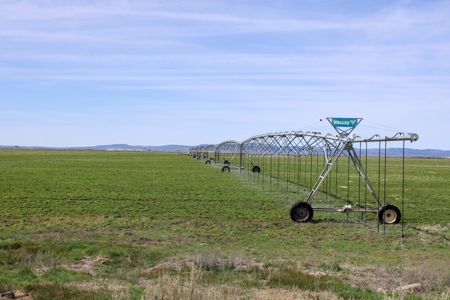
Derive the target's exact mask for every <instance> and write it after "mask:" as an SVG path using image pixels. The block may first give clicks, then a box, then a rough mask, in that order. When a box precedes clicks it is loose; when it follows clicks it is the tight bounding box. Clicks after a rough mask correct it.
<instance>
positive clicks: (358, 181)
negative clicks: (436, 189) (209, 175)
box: [189, 118, 419, 224]
mask: <svg viewBox="0 0 450 300" xmlns="http://www.w3.org/2000/svg"><path fill="white" fill-rule="evenodd" d="M327 120H328V122H329V123H330V124H331V125H332V126H333V128H334V129H335V130H336V132H337V135H336V134H334V135H332V134H325V135H324V134H322V133H320V132H302V131H292V132H284V133H270V134H263V135H258V136H254V137H251V138H249V139H247V140H245V141H243V142H237V141H225V142H222V143H221V144H219V145H207V146H199V147H194V148H191V149H189V155H190V156H192V157H194V158H196V159H198V160H202V161H205V163H206V164H211V163H214V164H215V165H219V166H222V172H231V171H232V170H237V171H239V172H240V174H241V177H242V178H244V179H248V180H251V181H253V182H255V183H257V184H258V186H261V187H262V188H263V189H264V190H266V189H268V190H269V191H270V192H276V193H277V194H278V193H285V194H286V199H287V200H292V198H296V200H297V201H296V202H295V203H294V204H293V205H292V206H291V209H290V217H291V219H292V220H293V221H294V222H299V223H305V222H309V221H311V219H312V218H313V215H314V212H315V211H321V212H344V213H347V218H348V213H349V212H358V213H359V214H360V216H361V215H362V214H363V215H364V216H366V215H367V213H375V214H377V219H378V222H379V224H397V223H399V222H400V220H401V217H402V214H403V206H404V204H403V203H404V190H405V187H404V186H405V182H404V181H405V180H404V173H405V142H406V141H410V142H415V141H417V140H418V139H419V136H418V135H417V134H416V133H403V132H398V133H396V134H394V135H393V136H391V137H388V136H384V137H382V136H380V135H378V134H375V135H373V136H372V137H370V138H361V137H359V136H357V135H356V134H352V132H353V130H354V129H355V128H356V126H358V125H359V124H360V123H361V121H362V120H363V119H362V118H327ZM393 142H400V143H402V147H398V148H388V144H392V143H393ZM369 145H370V148H369ZM393 151H395V153H394V152H393ZM343 160H344V162H342V161H343ZM388 161H389V162H390V163H391V164H393V165H394V166H393V167H391V166H388V163H387V162H388ZM351 165H353V167H354V168H351ZM369 170H370V172H369ZM369 177H372V178H371V179H369ZM399 185H400V187H399ZM351 187H353V189H351ZM380 195H381V196H380ZM300 197H302V198H303V197H306V200H300ZM388 197H389V198H390V200H389V202H390V203H387V202H388V200H387V198H388ZM368 198H372V199H373V200H374V201H373V202H369V201H368ZM314 199H315V201H314V205H313V200H314ZM394 200H395V201H397V202H399V201H401V210H400V208H399V207H398V206H396V205H394V204H392V201H394Z"/></svg>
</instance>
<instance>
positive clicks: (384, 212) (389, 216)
mask: <svg viewBox="0 0 450 300" xmlns="http://www.w3.org/2000/svg"><path fill="white" fill-rule="evenodd" d="M377 217H378V223H380V224H398V223H400V220H401V219H402V213H401V212H400V209H398V207H397V206H395V205H393V204H386V205H384V206H382V207H381V208H380V209H379V210H378V213H377Z"/></svg>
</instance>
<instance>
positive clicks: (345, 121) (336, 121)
mask: <svg viewBox="0 0 450 300" xmlns="http://www.w3.org/2000/svg"><path fill="white" fill-rule="evenodd" d="M331 124H332V125H333V126H334V127H355V126H356V125H358V119H356V118H333V119H331Z"/></svg>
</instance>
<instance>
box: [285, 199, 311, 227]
mask: <svg viewBox="0 0 450 300" xmlns="http://www.w3.org/2000/svg"><path fill="white" fill-rule="evenodd" d="M290 215H291V219H292V221H294V222H297V223H306V222H309V221H311V219H312V218H313V215H314V211H313V208H312V207H311V205H309V204H308V203H307V202H296V203H294V205H292V207H291V212H290Z"/></svg>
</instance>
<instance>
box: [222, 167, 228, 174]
mask: <svg viewBox="0 0 450 300" xmlns="http://www.w3.org/2000/svg"><path fill="white" fill-rule="evenodd" d="M222 172H224V173H228V172H230V167H229V166H223V167H222Z"/></svg>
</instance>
